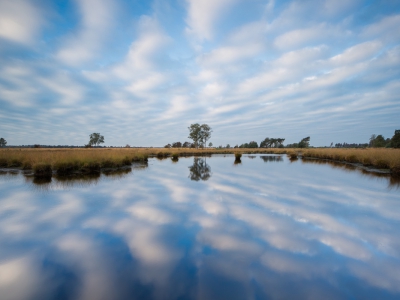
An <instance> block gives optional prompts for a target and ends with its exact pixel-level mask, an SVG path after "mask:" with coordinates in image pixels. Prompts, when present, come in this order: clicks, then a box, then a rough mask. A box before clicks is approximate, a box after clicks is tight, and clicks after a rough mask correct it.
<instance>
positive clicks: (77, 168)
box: [0, 148, 400, 177]
mask: <svg viewBox="0 0 400 300" xmlns="http://www.w3.org/2000/svg"><path fill="white" fill-rule="evenodd" d="M213 154H235V155H236V154H287V155H288V156H289V157H290V158H292V159H293V158H297V157H305V158H314V159H323V160H330V161H333V162H345V163H350V164H358V165H362V166H363V167H365V168H367V169H368V168H373V169H377V170H380V169H387V170H390V174H393V175H395V176H400V149H385V148H383V149H382V148H371V149H337V148H307V149H282V148H246V149H243V148H233V149H232V148H231V149H216V148H213V149H188V148H145V149H137V148H98V149H96V148H95V149H69V148H68V149H67V148H61V149H1V151H0V168H21V169H23V170H33V172H34V174H35V176H36V177H41V176H51V175H50V174H53V172H56V173H57V174H58V175H68V174H73V173H76V172H78V173H80V174H90V173H96V172H100V171H101V169H105V168H113V169H118V168H121V167H123V166H129V165H131V164H132V163H134V162H147V160H148V158H150V157H156V158H159V159H164V158H168V157H171V158H173V159H175V160H176V159H178V157H188V156H207V155H213Z"/></svg>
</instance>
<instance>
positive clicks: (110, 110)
mask: <svg viewBox="0 0 400 300" xmlns="http://www.w3.org/2000/svg"><path fill="white" fill-rule="evenodd" d="M399 28H400V1H397V0H382V1H361V0H352V1H348V0H325V1H324V0H301V1H300V0H299V1H274V0H269V1H268V0H171V1H166V0H153V1H151V0H148V1H144V0H142V1H139V0H130V1H124V0H59V1H50V0H30V1H29V0H12V1H11V0H0V137H3V138H5V139H6V140H7V142H8V145H24V144H46V145H84V144H86V143H87V142H88V141H89V135H90V134H91V133H93V132H98V133H100V134H102V135H104V137H105V144H104V145H106V146H111V145H113V146H125V145H126V144H129V145H131V146H164V145H166V144H168V143H173V142H177V141H180V142H182V143H183V142H184V141H190V139H189V138H188V134H189V131H188V127H189V126H190V124H193V123H199V124H204V123H206V124H208V125H209V126H211V128H212V129H213V132H212V136H211V139H210V141H211V142H212V143H213V145H214V146H219V145H223V146H225V145H226V144H228V143H229V144H230V145H231V146H234V145H236V144H239V145H240V144H242V143H245V142H250V141H253V140H254V141H257V142H258V143H260V142H261V141H262V140H263V139H265V138H266V137H270V138H278V137H279V138H285V139H286V140H285V142H284V144H287V143H294V142H298V141H300V140H301V139H302V138H304V137H306V136H310V137H311V140H310V144H311V145H313V146H329V145H330V143H331V142H333V143H343V142H347V143H367V142H368V141H369V138H370V136H371V135H372V134H382V135H383V136H384V137H385V138H386V137H392V136H393V134H394V130H395V129H400V121H399V120H400V117H399V116H400V98H399V95H400V30H399Z"/></svg>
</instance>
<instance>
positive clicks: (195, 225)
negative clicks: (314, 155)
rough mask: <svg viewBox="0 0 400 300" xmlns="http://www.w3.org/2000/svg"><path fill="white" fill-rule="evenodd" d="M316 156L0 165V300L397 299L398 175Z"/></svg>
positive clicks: (399, 294)
mask: <svg viewBox="0 0 400 300" xmlns="http://www.w3.org/2000/svg"><path fill="white" fill-rule="evenodd" d="M317 162H318V161H311V162H302V161H301V160H298V161H294V162H290V161H289V160H288V159H287V158H286V157H284V156H282V157H277V156H265V155H250V156H249V155H244V156H243V157H242V162H241V163H238V164H234V157H233V156H229V155H227V156H226V157H224V156H213V157H208V158H193V157H191V158H180V159H179V162H176V163H174V162H172V161H171V160H170V159H166V160H162V161H160V160H157V159H151V160H150V161H149V164H148V167H143V168H138V167H134V168H133V170H132V171H130V170H126V171H123V172H120V173H118V174H109V175H108V176H106V175H104V174H102V175H101V176H98V177H93V178H86V177H83V178H78V179H76V180H71V179H63V180H61V179H60V180H57V179H55V178H53V179H52V180H51V182H34V181H33V180H32V178H26V177H24V176H23V175H22V174H10V173H7V174H3V175H1V176H0V299H96V300H97V299H399V297H400V234H399V232H400V188H399V182H398V181H396V180H394V179H393V178H392V179H391V178H390V177H388V176H375V175H372V174H370V173H363V172H362V171H359V170H357V169H356V170H355V169H354V168H352V167H348V166H347V167H345V166H343V165H340V166H338V165H331V164H326V163H323V164H319V163H317ZM3 173H4V172H3Z"/></svg>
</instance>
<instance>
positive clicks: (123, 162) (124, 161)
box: [122, 156, 132, 166]
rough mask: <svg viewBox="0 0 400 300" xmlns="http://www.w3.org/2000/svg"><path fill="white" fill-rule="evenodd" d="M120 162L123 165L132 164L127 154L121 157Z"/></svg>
mask: <svg viewBox="0 0 400 300" xmlns="http://www.w3.org/2000/svg"><path fill="white" fill-rule="evenodd" d="M122 164H123V165H124V166H130V165H131V164H132V162H131V160H130V159H129V157H128V156H125V157H124V158H123V159H122Z"/></svg>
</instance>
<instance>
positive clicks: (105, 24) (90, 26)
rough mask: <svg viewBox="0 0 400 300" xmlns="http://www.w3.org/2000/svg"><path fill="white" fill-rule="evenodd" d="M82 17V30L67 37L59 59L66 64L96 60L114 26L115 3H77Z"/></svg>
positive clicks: (99, 0)
mask: <svg viewBox="0 0 400 300" xmlns="http://www.w3.org/2000/svg"><path fill="white" fill-rule="evenodd" d="M75 2H76V5H77V6H78V9H79V13H80V15H81V16H82V20H81V24H80V28H79V29H78V31H77V32H76V33H75V34H71V35H69V36H67V37H66V39H65V41H64V43H63V45H62V48H61V49H60V50H59V51H58V53H57V57H58V58H59V59H60V60H61V61H62V62H64V63H66V64H71V65H78V64H81V63H84V62H86V61H88V60H91V59H93V58H95V57H96V56H97V55H98V53H99V52H100V51H101V47H102V46H103V43H104V42H105V41H106V39H107V37H108V35H109V33H110V30H111V28H112V26H113V21H114V13H115V10H116V8H115V2H113V1H112V0H79V1H77V0H76V1H75Z"/></svg>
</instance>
